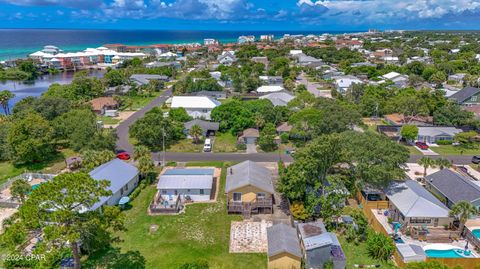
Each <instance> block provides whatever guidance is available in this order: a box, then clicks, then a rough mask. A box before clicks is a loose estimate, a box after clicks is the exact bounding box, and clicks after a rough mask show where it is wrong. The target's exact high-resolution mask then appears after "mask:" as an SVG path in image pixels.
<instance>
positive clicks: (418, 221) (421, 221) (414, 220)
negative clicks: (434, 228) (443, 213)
mask: <svg viewBox="0 0 480 269" xmlns="http://www.w3.org/2000/svg"><path fill="white" fill-rule="evenodd" d="M410 223H415V224H430V223H432V219H424V218H411V219H410Z"/></svg>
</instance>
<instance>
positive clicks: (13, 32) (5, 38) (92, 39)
mask: <svg viewBox="0 0 480 269" xmlns="http://www.w3.org/2000/svg"><path fill="white" fill-rule="evenodd" d="M348 32H349V31H341V32H340V31H312V32H292V31H286V32H280V31H183V30H182V31H177V30H175V31H173V30H66V29H0V60H8V59H16V58H23V57H26V56H27V55H29V54H31V53H33V52H36V51H38V50H41V49H42V48H43V46H46V45H54V46H57V47H59V48H60V49H63V50H64V51H67V52H72V51H82V50H84V49H86V48H88V47H93V48H95V47H99V46H101V45H103V44H108V43H122V44H125V45H151V44H180V43H193V42H198V43H203V39H204V38H214V39H217V40H219V41H221V42H235V41H236V40H237V38H238V37H239V36H241V35H255V36H256V37H257V38H258V37H259V36H260V35H263V34H273V35H275V37H276V38H279V37H281V36H283V35H284V34H322V33H331V34H341V33H348Z"/></svg>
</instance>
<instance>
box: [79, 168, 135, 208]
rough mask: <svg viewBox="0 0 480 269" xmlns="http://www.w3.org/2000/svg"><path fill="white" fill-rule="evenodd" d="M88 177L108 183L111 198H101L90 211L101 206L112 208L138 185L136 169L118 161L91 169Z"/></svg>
mask: <svg viewBox="0 0 480 269" xmlns="http://www.w3.org/2000/svg"><path fill="white" fill-rule="evenodd" d="M89 174H90V176H91V177H92V178H93V179H95V180H107V181H109V182H110V186H108V187H107V189H108V190H110V191H111V192H112V195H111V196H108V197H102V198H100V201H99V202H97V203H96V204H95V205H93V207H92V208H91V210H96V209H97V208H99V207H101V206H103V205H109V206H114V205H117V204H118V201H120V198H122V197H123V196H127V195H129V194H130V193H131V192H132V191H133V190H134V189H135V188H136V187H137V185H138V174H139V172H138V169H137V168H136V167H135V166H133V165H131V164H128V163H126V162H124V161H122V160H119V159H113V160H111V161H109V162H107V163H104V164H102V165H100V166H98V167H97V168H95V169H93V170H92V171H91V172H90V173H89Z"/></svg>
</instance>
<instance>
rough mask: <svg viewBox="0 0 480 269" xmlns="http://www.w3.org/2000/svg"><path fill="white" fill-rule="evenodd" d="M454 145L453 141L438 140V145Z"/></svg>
mask: <svg viewBox="0 0 480 269" xmlns="http://www.w3.org/2000/svg"><path fill="white" fill-rule="evenodd" d="M451 144H453V140H438V141H437V145H451Z"/></svg>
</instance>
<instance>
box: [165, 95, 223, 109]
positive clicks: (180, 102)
mask: <svg viewBox="0 0 480 269" xmlns="http://www.w3.org/2000/svg"><path fill="white" fill-rule="evenodd" d="M219 105H220V102H218V101H217V100H215V99H213V98H211V97H208V96H174V97H172V108H177V107H183V108H215V107H217V106H219Z"/></svg>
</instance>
